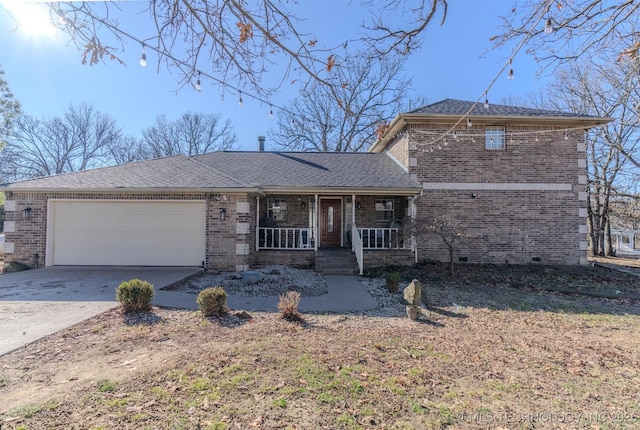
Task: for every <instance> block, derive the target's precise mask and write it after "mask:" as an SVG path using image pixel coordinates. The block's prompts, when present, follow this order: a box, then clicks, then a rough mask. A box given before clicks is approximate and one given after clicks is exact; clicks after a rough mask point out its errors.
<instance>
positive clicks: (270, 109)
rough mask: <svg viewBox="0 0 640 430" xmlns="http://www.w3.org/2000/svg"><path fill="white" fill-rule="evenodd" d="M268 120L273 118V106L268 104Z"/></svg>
mask: <svg viewBox="0 0 640 430" xmlns="http://www.w3.org/2000/svg"><path fill="white" fill-rule="evenodd" d="M269 118H273V106H271V103H269Z"/></svg>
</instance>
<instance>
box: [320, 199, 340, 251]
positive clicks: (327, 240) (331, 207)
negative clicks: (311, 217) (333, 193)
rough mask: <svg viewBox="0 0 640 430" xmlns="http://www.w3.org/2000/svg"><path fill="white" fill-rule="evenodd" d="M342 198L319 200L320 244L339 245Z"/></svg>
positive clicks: (326, 245)
mask: <svg viewBox="0 0 640 430" xmlns="http://www.w3.org/2000/svg"><path fill="white" fill-rule="evenodd" d="M341 213H342V200H341V199H322V200H320V246H324V247H339V246H340V238H341V236H342V218H341V216H340V214H341Z"/></svg>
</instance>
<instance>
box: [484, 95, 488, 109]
mask: <svg viewBox="0 0 640 430" xmlns="http://www.w3.org/2000/svg"><path fill="white" fill-rule="evenodd" d="M484 108H485V109H489V98H488V97H487V96H486V93H485V97H484Z"/></svg>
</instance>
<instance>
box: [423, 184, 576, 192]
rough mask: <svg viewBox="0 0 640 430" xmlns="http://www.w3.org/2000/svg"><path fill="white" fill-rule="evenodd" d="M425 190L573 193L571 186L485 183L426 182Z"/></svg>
mask: <svg viewBox="0 0 640 430" xmlns="http://www.w3.org/2000/svg"><path fill="white" fill-rule="evenodd" d="M422 188H423V189H425V190H480V191H571V190H572V189H573V185H571V184H548V183H547V184H545V183H537V184H534V183H517V182H514V183H507V182H503V183H496V182H493V183H483V182H425V183H423V184H422Z"/></svg>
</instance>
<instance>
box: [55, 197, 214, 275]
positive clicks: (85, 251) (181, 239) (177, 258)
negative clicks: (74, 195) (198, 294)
mask: <svg viewBox="0 0 640 430" xmlns="http://www.w3.org/2000/svg"><path fill="white" fill-rule="evenodd" d="M49 229H50V236H49V237H50V240H52V242H53V243H52V244H51V246H50V247H49V249H51V250H52V251H50V252H52V253H53V258H52V264H54V265H144V266H199V265H201V264H202V261H203V260H204V256H205V230H206V207H205V203H204V202H200V201H198V202H184V201H179V202H167V201H124V202H123V201H116V202H114V201H55V202H52V219H51V220H50V226H49Z"/></svg>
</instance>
